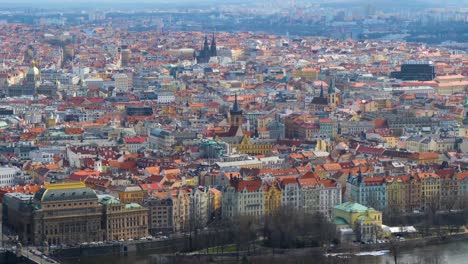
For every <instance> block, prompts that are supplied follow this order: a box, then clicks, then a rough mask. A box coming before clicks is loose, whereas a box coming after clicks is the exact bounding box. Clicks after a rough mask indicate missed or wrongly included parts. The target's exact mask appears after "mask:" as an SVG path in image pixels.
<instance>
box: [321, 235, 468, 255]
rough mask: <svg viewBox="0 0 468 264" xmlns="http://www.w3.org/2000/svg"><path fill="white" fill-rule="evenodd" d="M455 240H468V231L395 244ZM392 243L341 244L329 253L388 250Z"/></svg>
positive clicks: (421, 244) (405, 245)
mask: <svg viewBox="0 0 468 264" xmlns="http://www.w3.org/2000/svg"><path fill="white" fill-rule="evenodd" d="M455 241H468V233H458V234H451V235H446V236H443V237H440V236H430V237H422V238H413V239H407V240H404V241H397V242H396V243H395V244H396V246H398V247H399V248H406V249H412V248H418V247H426V246H433V245H440V244H444V243H450V242H455ZM390 247H391V245H390V243H381V244H360V243H358V244H347V245H340V246H338V247H334V248H331V249H330V250H329V253H356V252H362V251H378V250H388V249H390Z"/></svg>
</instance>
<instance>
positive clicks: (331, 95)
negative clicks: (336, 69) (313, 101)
mask: <svg viewBox="0 0 468 264" xmlns="http://www.w3.org/2000/svg"><path fill="white" fill-rule="evenodd" d="M327 96H328V104H329V105H330V106H337V105H338V104H340V94H339V93H337V91H336V88H335V76H334V75H333V76H331V79H330V85H329V86H328V92H327Z"/></svg>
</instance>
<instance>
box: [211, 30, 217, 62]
mask: <svg viewBox="0 0 468 264" xmlns="http://www.w3.org/2000/svg"><path fill="white" fill-rule="evenodd" d="M210 55H211V57H216V56H217V51H216V39H215V35H214V33H213V37H212V39H211V47H210Z"/></svg>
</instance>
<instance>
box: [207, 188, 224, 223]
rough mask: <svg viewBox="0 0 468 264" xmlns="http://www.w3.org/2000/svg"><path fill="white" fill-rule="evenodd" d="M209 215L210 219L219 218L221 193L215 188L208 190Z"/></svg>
mask: <svg viewBox="0 0 468 264" xmlns="http://www.w3.org/2000/svg"><path fill="white" fill-rule="evenodd" d="M210 194H211V195H210V196H209V198H210V201H209V207H210V209H209V210H210V215H211V216H212V217H216V218H217V217H220V216H221V203H222V196H221V191H220V190H218V189H216V188H210Z"/></svg>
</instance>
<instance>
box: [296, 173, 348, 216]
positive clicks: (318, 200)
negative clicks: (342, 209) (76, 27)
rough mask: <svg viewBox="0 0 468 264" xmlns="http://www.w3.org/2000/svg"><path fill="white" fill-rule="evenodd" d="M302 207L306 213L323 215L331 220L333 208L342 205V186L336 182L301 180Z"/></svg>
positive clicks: (312, 179)
mask: <svg viewBox="0 0 468 264" xmlns="http://www.w3.org/2000/svg"><path fill="white" fill-rule="evenodd" d="M299 184H300V191H301V207H302V208H303V210H304V212H305V213H308V214H314V213H318V212H319V213H321V214H323V215H324V216H326V217H328V218H330V217H331V216H332V211H333V208H334V207H335V206H336V205H338V204H341V201H342V197H341V185H340V184H339V183H337V182H335V181H334V180H328V179H326V180H319V179H315V178H305V179H299Z"/></svg>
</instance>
